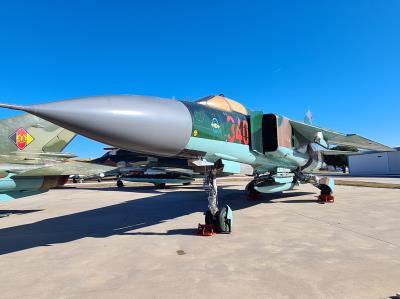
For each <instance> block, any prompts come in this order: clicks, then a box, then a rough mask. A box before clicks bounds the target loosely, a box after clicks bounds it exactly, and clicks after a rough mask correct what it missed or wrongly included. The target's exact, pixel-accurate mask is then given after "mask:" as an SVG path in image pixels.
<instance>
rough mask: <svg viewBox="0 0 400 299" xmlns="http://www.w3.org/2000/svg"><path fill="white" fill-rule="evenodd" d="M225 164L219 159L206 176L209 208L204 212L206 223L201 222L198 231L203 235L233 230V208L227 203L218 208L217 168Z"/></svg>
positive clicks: (205, 184)
mask: <svg viewBox="0 0 400 299" xmlns="http://www.w3.org/2000/svg"><path fill="white" fill-rule="evenodd" d="M222 167H223V164H222V163H221V162H219V163H218V161H217V162H216V163H215V165H214V168H213V169H211V170H210V171H209V172H208V174H207V175H206V177H205V178H204V189H205V190H207V191H208V210H207V211H206V212H205V213H204V215H205V224H199V226H198V230H197V233H198V234H199V235H201V236H212V235H213V234H215V233H225V234H229V233H231V232H232V219H233V213H232V209H231V208H230V207H229V206H228V205H225V207H223V208H222V209H219V208H218V189H217V179H216V174H217V170H218V169H221V168H222Z"/></svg>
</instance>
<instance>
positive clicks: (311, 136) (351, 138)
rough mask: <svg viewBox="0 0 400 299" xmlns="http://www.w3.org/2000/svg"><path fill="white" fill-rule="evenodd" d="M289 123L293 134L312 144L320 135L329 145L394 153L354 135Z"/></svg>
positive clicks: (376, 143) (386, 147)
mask: <svg viewBox="0 0 400 299" xmlns="http://www.w3.org/2000/svg"><path fill="white" fill-rule="evenodd" d="M290 123H291V125H292V127H293V130H294V132H295V134H296V133H297V134H300V135H301V136H303V137H304V138H305V139H307V140H308V141H310V142H314V141H315V138H316V137H317V136H318V134H320V133H322V135H323V137H324V139H325V141H327V142H328V143H329V144H336V145H348V146H353V147H356V148H360V149H366V150H372V151H383V152H389V151H394V149H393V148H391V147H389V146H386V145H383V144H381V143H378V142H375V141H372V140H369V139H367V138H364V137H361V136H359V135H356V134H343V133H339V132H335V131H331V130H328V129H323V128H319V127H316V126H313V125H309V124H305V123H302V122H299V121H294V120H290Z"/></svg>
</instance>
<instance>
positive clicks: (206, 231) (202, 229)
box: [197, 223, 217, 237]
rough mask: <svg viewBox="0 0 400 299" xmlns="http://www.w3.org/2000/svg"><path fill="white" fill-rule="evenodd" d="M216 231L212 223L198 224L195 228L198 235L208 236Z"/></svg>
mask: <svg viewBox="0 0 400 299" xmlns="http://www.w3.org/2000/svg"><path fill="white" fill-rule="evenodd" d="M216 233H217V229H216V227H215V225H214V224H200V223H199V226H198V228H197V234H198V235H199V236H205V237H210V236H213V235H215V234H216Z"/></svg>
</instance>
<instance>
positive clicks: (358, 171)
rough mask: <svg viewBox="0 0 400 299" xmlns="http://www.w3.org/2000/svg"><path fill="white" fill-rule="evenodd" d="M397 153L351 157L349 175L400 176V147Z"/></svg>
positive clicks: (366, 154)
mask: <svg viewBox="0 0 400 299" xmlns="http://www.w3.org/2000/svg"><path fill="white" fill-rule="evenodd" d="M395 149H396V150H397V151H396V152H378V153H376V152H375V153H365V154H362V155H351V156H349V173H350V174H354V175H400V147H396V148H395Z"/></svg>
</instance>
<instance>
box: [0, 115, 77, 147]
mask: <svg viewBox="0 0 400 299" xmlns="http://www.w3.org/2000/svg"><path fill="white" fill-rule="evenodd" d="M75 136H76V134H75V133H73V132H71V131H68V130H66V129H64V128H61V127H59V126H57V125H55V124H52V123H50V122H48V121H45V120H43V119H41V118H39V117H37V116H34V115H31V114H23V115H19V116H16V117H11V118H5V119H1V120H0V154H8V153H12V152H26V153H43V152H54V153H56V152H61V151H62V150H63V149H64V148H65V147H66V146H67V145H68V144H69V143H70V142H71V140H72V139H73V138H74V137H75Z"/></svg>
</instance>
